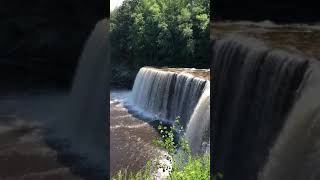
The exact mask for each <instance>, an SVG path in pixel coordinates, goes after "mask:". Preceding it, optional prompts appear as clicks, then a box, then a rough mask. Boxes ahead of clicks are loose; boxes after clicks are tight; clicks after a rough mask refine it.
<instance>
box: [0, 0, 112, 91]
mask: <svg viewBox="0 0 320 180" xmlns="http://www.w3.org/2000/svg"><path fill="white" fill-rule="evenodd" d="M107 3H108V2H107V1H104V0H90V1H89V0H82V1H77V0H49V1H41V0H34V1H32V2H30V1H18V0H2V1H1V2H0V83H1V88H2V87H6V86H7V85H8V84H10V85H14V84H20V85H22V86H24V85H30V84H42V85H43V84H44V83H46V84H50V83H55V84H61V83H62V82H63V83H68V82H70V80H71V79H72V76H73V71H74V69H75V67H76V64H77V61H78V57H79V55H80V53H81V51H82V47H83V45H84V43H85V41H86V39H87V37H88V35H89V33H90V32H91V30H92V29H93V27H94V26H95V24H96V23H97V21H98V20H101V19H103V18H105V17H106V16H107V13H108V8H107V7H108V6H107ZM23 84H24V85H23Z"/></svg>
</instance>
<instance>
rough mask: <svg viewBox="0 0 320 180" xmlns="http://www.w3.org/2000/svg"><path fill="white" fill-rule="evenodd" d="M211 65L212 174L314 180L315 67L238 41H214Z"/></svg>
mask: <svg viewBox="0 0 320 180" xmlns="http://www.w3.org/2000/svg"><path fill="white" fill-rule="evenodd" d="M212 60H213V63H212V66H213V67H212V71H213V74H214V78H213V87H214V89H215V90H214V94H213V99H214V101H213V109H214V111H213V115H212V116H213V117H212V122H211V123H213V129H212V130H211V133H212V134H213V140H212V143H213V154H214V157H213V159H214V170H215V172H222V173H223V174H224V178H223V179H226V180H229V179H230V180H233V179H245V180H251V179H252V180H255V179H258V178H259V179H261V180H280V179H294V180H295V179H303V180H305V179H307V180H309V179H319V178H320V175H319V174H320V171H319V167H320V166H319V163H320V160H319V159H320V158H319V157H320V156H319V155H320V153H319V150H317V148H318V149H319V142H320V141H319V132H320V131H319V124H320V122H319V118H320V117H319V112H320V111H319V109H320V96H319V95H317V94H318V93H319V92H320V68H319V67H320V66H319V63H318V62H315V61H314V60H310V59H307V58H306V57H303V56H301V55H296V54H294V55H293V54H289V53H286V52H284V51H280V50H275V49H270V48H268V47H267V46H265V45H264V44H262V43H260V42H257V41H256V40H254V39H248V38H247V39H246V38H242V37H238V36H230V37H225V38H223V39H221V40H216V41H215V42H214V45H213V59H212ZM270 150H271V151H270Z"/></svg>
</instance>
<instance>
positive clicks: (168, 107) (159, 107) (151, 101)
mask: <svg viewBox="0 0 320 180" xmlns="http://www.w3.org/2000/svg"><path fill="white" fill-rule="evenodd" d="M205 84H206V80H204V79H202V78H198V77H195V76H193V75H191V74H188V73H183V72H181V73H175V72H169V71H164V70H160V69H156V68H151V67H143V68H141V69H140V71H139V72H138V74H137V76H136V79H135V82H134V85H133V88H132V96H131V97H132V103H133V104H135V105H136V106H137V107H138V108H139V109H140V110H141V111H143V112H145V113H149V114H151V116H156V117H157V118H159V119H160V120H163V121H170V122H173V121H174V120H175V118H176V117H177V116H180V117H181V121H182V124H183V125H186V124H187V123H188V122H189V119H190V117H191V115H192V113H193V110H194V108H195V107H196V105H197V103H198V100H199V98H200V96H201V94H202V90H203V88H204V87H205Z"/></svg>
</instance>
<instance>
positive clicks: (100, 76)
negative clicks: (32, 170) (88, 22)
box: [53, 19, 109, 168]
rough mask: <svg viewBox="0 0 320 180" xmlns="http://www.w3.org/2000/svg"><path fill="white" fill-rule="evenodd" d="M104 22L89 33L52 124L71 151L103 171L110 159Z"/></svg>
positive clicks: (106, 49)
mask: <svg viewBox="0 0 320 180" xmlns="http://www.w3.org/2000/svg"><path fill="white" fill-rule="evenodd" d="M107 33H108V24H107V20H106V19H105V20H102V21H100V22H98V23H97V25H96V27H95V29H94V30H93V32H92V33H91V35H90V37H89V39H88V41H87V42H86V45H85V47H84V50H83V52H82V55H81V57H80V60H79V65H78V68H77V72H76V75H75V78H74V82H73V86H72V91H71V93H70V97H69V99H68V101H67V102H66V103H65V104H64V105H63V107H64V110H63V112H64V113H63V114H62V115H61V116H62V117H61V118H59V120H57V121H55V122H54V123H55V124H53V125H54V126H57V128H56V129H59V134H60V135H61V136H63V137H66V138H67V139H68V140H70V141H71V144H72V147H73V148H72V149H73V150H74V151H75V152H78V153H80V154H85V156H86V157H87V158H88V160H89V161H91V162H93V163H95V164H99V165H101V166H102V167H103V168H106V165H107V162H108V159H107V158H109V156H108V153H107V149H108V146H107V145H108V144H109V143H108V140H109V138H108V136H107V128H108V124H107V112H108V111H107V110H108V108H109V103H108V101H109V100H108V97H109V93H108V92H107V86H106V85H107V83H108V72H109V69H108V68H109V67H108V66H109V58H108V40H107Z"/></svg>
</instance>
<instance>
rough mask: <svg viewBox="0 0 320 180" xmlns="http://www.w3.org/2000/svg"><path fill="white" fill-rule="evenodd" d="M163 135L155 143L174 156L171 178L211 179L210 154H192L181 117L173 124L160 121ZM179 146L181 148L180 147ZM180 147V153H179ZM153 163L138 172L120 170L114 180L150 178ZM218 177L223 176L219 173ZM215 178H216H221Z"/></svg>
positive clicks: (147, 179)
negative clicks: (184, 134)
mask: <svg viewBox="0 0 320 180" xmlns="http://www.w3.org/2000/svg"><path fill="white" fill-rule="evenodd" d="M157 129H158V130H159V133H160V135H161V137H160V138H159V139H156V140H154V141H153V143H154V144H155V145H157V146H159V147H161V148H164V149H165V150H166V151H167V152H168V153H169V155H170V156H171V157H173V163H172V172H171V173H170V176H169V177H168V179H169V180H194V179H197V180H209V179H210V154H204V155H199V156H192V154H191V150H190V147H189V143H188V140H187V139H186V138H185V137H184V136H182V134H183V133H184V130H183V127H182V126H181V124H180V117H179V116H178V117H176V120H175V122H174V124H173V125H172V126H166V125H163V124H162V123H160V124H159V125H158V127H157ZM174 132H176V133H178V134H179V135H180V138H179V141H178V143H175V142H174V139H175V133H174ZM178 147H179V148H178ZM178 149H180V150H181V151H179V153H177V151H178ZM150 167H151V163H150V162H148V163H147V165H146V167H145V168H144V169H142V170H141V171H139V172H137V173H136V174H132V173H130V174H129V175H128V174H127V173H126V172H121V171H119V172H118V174H117V175H116V177H114V178H113V180H127V179H128V180H133V179H135V180H144V179H146V180H149V179H152V177H151V168H150ZM216 178H220V179H221V178H222V174H219V175H218V176H217V177H216ZM216 178H214V180H219V179H216Z"/></svg>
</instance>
